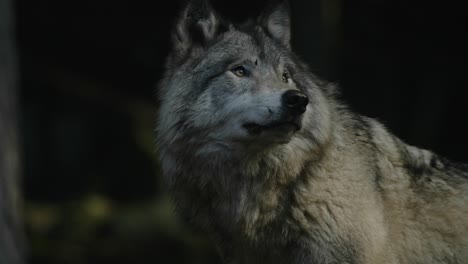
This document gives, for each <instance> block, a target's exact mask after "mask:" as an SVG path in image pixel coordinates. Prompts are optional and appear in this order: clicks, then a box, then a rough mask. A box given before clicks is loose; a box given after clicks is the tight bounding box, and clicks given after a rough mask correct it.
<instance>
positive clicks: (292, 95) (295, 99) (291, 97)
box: [283, 90, 309, 115]
mask: <svg viewBox="0 0 468 264" xmlns="http://www.w3.org/2000/svg"><path fill="white" fill-rule="evenodd" d="M308 103H309V98H307V96H306V95H305V94H304V93H303V92H301V91H298V90H289V91H287V92H285V93H284V94H283V105H284V106H286V107H287V108H288V110H289V111H290V112H291V113H292V114H296V115H298V114H302V113H304V112H305V111H306V107H307V104H308Z"/></svg>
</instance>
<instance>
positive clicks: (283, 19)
mask: <svg viewBox="0 0 468 264" xmlns="http://www.w3.org/2000/svg"><path fill="white" fill-rule="evenodd" d="M259 24H260V25H261V26H262V27H263V28H264V30H265V31H266V32H267V34H269V35H270V37H272V38H273V39H275V40H277V41H278V42H280V43H281V44H283V45H284V46H286V47H288V48H289V47H290V43H291V19H290V9H289V3H288V1H287V0H277V1H273V3H272V4H271V5H270V7H269V8H267V10H266V11H265V12H264V13H263V14H262V15H261V16H260V18H259Z"/></svg>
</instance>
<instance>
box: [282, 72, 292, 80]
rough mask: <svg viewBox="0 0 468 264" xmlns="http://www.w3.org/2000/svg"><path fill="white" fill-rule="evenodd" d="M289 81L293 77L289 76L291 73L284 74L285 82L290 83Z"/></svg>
mask: <svg viewBox="0 0 468 264" xmlns="http://www.w3.org/2000/svg"><path fill="white" fill-rule="evenodd" d="M289 79H291V76H289V72H284V73H283V82H285V83H288V81H289Z"/></svg>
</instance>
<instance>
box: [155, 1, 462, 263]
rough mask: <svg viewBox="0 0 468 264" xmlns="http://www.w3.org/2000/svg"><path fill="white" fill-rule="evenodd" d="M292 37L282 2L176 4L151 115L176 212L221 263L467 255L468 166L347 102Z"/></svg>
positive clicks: (451, 259) (431, 259) (447, 259)
mask: <svg viewBox="0 0 468 264" xmlns="http://www.w3.org/2000/svg"><path fill="white" fill-rule="evenodd" d="M290 36H291V34H290V16H289V9H288V5H287V3H286V2H278V3H276V4H272V5H271V6H270V7H269V8H267V9H266V10H265V12H264V13H263V15H261V16H260V17H259V18H258V19H257V20H256V21H250V22H246V23H245V24H241V25H234V24H231V23H229V22H227V21H225V20H223V19H222V18H221V17H220V16H219V15H218V14H217V13H216V12H215V11H214V10H213V9H212V7H211V6H210V5H209V3H207V2H205V1H191V2H189V3H188V4H187V6H186V8H185V9H184V10H183V11H182V12H181V13H180V15H179V17H178V19H177V21H176V23H175V26H174V29H173V33H172V43H173V50H172V52H171V54H170V55H169V57H168V59H167V63H166V73H165V76H164V78H163V80H162V81H161V82H160V86H159V91H158V94H159V103H160V104H159V105H160V109H159V112H158V117H157V143H158V153H159V159H160V163H161V166H162V172H163V174H164V176H165V179H166V181H167V184H168V186H169V189H170V192H171V194H172V196H173V199H174V201H175V203H176V205H177V206H176V207H177V210H178V212H179V214H180V215H181V216H183V218H184V219H186V220H187V221H188V222H189V223H190V224H191V225H192V226H194V227H196V228H199V229H201V230H203V231H204V232H206V234H207V235H208V236H209V237H210V238H211V239H212V241H213V242H214V244H215V245H216V246H217V248H218V250H219V253H220V255H221V257H222V259H223V263H230V264H241V263H269V264H275V263H278V264H279V263H291V264H306V263H307V264H312V263H314V264H317V263H319V264H325V263H327V264H328V263H356V264H364V263H367V264H371V263H372V264H376V263H377V264H379V263H391V264H396V263H406V264H418V263H419V264H428V263H451V264H458V263H468V167H467V166H465V165H461V164H456V163H453V162H451V161H449V160H447V159H445V158H442V157H440V156H437V155H436V154H434V153H432V152H430V151H427V150H423V149H418V148H415V147H412V146H409V145H407V144H405V143H404V142H402V141H401V140H399V139H398V138H396V137H395V136H394V135H392V134H391V133H390V132H388V130H387V129H386V128H385V127H384V126H383V125H382V124H380V123H379V122H377V121H376V120H374V119H371V118H367V117H364V116H361V115H359V114H356V113H354V112H352V111H350V110H349V109H348V108H347V107H346V106H345V105H344V104H342V103H340V102H339V100H338V99H337V91H336V90H337V89H336V87H334V85H332V84H328V83H326V82H324V81H321V80H320V79H319V78H317V77H316V76H314V75H313V74H311V73H310V71H309V70H308V68H307V66H306V65H305V64H304V63H303V62H302V61H301V60H300V59H299V58H298V57H296V55H294V53H293V52H292V51H291V46H290Z"/></svg>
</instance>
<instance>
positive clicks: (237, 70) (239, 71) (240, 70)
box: [231, 66, 247, 77]
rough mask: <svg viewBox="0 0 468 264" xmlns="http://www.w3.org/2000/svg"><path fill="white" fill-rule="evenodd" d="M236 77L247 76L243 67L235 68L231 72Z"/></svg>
mask: <svg viewBox="0 0 468 264" xmlns="http://www.w3.org/2000/svg"><path fill="white" fill-rule="evenodd" d="M231 71H232V72H233V73H234V74H235V75H236V76H237V77H244V76H245V75H247V70H246V69H245V68H244V66H236V67H234V68H233V69H232V70H231Z"/></svg>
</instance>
